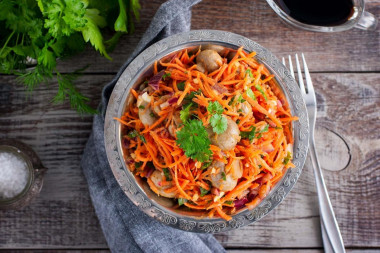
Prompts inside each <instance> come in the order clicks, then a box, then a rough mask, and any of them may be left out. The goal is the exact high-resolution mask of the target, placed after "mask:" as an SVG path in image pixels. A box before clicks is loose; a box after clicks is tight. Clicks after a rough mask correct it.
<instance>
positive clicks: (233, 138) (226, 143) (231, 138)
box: [206, 118, 241, 150]
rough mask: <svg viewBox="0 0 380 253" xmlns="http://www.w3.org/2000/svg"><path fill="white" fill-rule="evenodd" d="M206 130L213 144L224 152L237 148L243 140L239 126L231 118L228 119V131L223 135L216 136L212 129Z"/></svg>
mask: <svg viewBox="0 0 380 253" xmlns="http://www.w3.org/2000/svg"><path fill="white" fill-rule="evenodd" d="M206 130H207V133H208V136H209V139H210V141H211V143H212V144H213V145H216V146H218V147H219V148H220V149H222V150H231V149H233V148H235V146H236V144H237V143H238V142H239V141H240V138H241V137H240V130H239V127H238V125H237V124H236V123H235V121H233V120H232V119H230V118H228V119H227V129H226V131H224V132H223V133H221V134H215V133H214V132H213V131H212V129H211V128H210V127H209V128H207V129H206Z"/></svg>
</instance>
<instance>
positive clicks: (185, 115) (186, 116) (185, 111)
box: [179, 103, 193, 122]
mask: <svg viewBox="0 0 380 253" xmlns="http://www.w3.org/2000/svg"><path fill="white" fill-rule="evenodd" d="M192 106H193V103H190V104H188V105H186V106H185V107H184V108H183V109H182V110H181V111H180V112H179V117H180V119H181V120H182V122H187V120H188V119H189V118H190V109H191V107H192Z"/></svg>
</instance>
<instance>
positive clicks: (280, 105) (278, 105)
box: [277, 100, 282, 109]
mask: <svg viewBox="0 0 380 253" xmlns="http://www.w3.org/2000/svg"><path fill="white" fill-rule="evenodd" d="M281 107H282V103H281V101H280V100H277V108H278V109H280V108H281Z"/></svg>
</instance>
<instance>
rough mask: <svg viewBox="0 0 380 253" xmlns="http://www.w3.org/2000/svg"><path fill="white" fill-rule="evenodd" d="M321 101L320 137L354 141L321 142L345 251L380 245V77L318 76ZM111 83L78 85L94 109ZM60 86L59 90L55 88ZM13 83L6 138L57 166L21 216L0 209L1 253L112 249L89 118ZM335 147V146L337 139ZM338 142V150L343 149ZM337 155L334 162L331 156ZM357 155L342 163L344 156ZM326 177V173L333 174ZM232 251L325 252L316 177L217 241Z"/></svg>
mask: <svg viewBox="0 0 380 253" xmlns="http://www.w3.org/2000/svg"><path fill="white" fill-rule="evenodd" d="M312 78H313V80H314V84H315V88H316V91H317V95H318V102H319V103H320V106H319V108H318V113H319V117H318V126H319V128H318V129H317V132H318V135H317V136H322V137H324V136H327V137H328V138H330V137H329V136H334V135H335V134H334V133H331V131H333V132H335V133H337V134H338V135H339V136H340V137H339V136H338V137H335V136H334V138H338V139H339V138H341V139H343V140H344V142H346V143H347V145H346V148H347V149H346V150H345V149H344V148H341V146H340V144H339V142H338V141H331V140H330V139H324V140H323V139H322V140H321V139H318V153H319V154H320V158H321V160H324V161H325V160H326V161H331V160H332V159H333V161H332V162H331V163H329V162H323V163H322V165H323V167H324V166H326V164H327V166H329V164H333V165H334V167H339V168H340V169H339V170H334V169H333V168H330V167H328V168H326V169H325V170H324V173H325V178H326V183H327V187H328V189H329V191H330V197H331V200H332V204H333V206H334V209H335V212H336V216H337V219H338V222H339V225H340V227H341V231H342V235H343V239H344V241H345V244H346V246H347V247H380V233H379V232H380V222H379V221H380V213H379V212H378V208H379V206H378V204H377V203H378V199H379V198H380V184H379V183H378V182H379V180H380V168H379V166H380V145H379V140H380V136H379V133H378V129H379V128H380V120H379V119H380V115H379V113H380V112H379V110H378V108H379V107H380V86H379V85H378V84H379V83H380V75H379V74H371V73H368V74H334V73H332V74H313V75H312ZM110 79H112V75H86V76H83V77H81V78H80V79H79V81H78V87H79V88H80V89H81V90H83V92H84V93H85V94H89V96H90V98H91V99H93V104H94V105H96V104H97V103H98V101H99V97H100V95H99V94H100V90H101V88H102V86H103V85H104V84H105V83H106V82H108V81H109V80H110ZM51 85H53V86H54V85H55V84H51ZM24 95H25V93H24V91H23V88H22V87H20V86H16V85H14V78H13V77H4V76H2V77H1V79H0V115H1V116H0V138H17V139H19V140H22V141H24V142H26V143H27V144H29V145H31V146H32V147H33V148H34V149H35V151H36V152H37V153H38V155H39V156H40V158H41V160H42V161H43V163H44V165H45V166H46V167H48V168H49V171H48V173H47V174H46V176H45V185H44V187H43V189H42V192H41V195H40V196H39V197H38V198H37V199H36V200H35V201H34V202H33V203H32V204H31V205H30V206H29V207H27V208H26V209H24V210H21V211H0V248H3V249H11V248H29V247H32V248H36V249H38V248H65V247H66V248H71V249H80V248H83V249H91V248H92V249H96V248H107V245H106V242H105V240H104V237H103V235H102V232H101V230H100V227H99V224H98V222H97V219H96V216H95V213H94V210H93V207H92V206H91V202H90V199H89V195H88V191H87V184H86V181H85V179H84V177H83V175H82V172H81V169H80V167H79V161H80V156H81V153H82V150H83V148H84V145H85V143H86V139H87V138H88V135H89V133H90V131H91V117H90V116H85V117H83V118H81V117H80V116H78V115H76V113H75V112H73V111H71V110H70V109H69V108H67V106H58V105H54V106H52V105H50V103H49V101H50V99H51V97H52V96H53V95H54V91H52V90H50V89H49V88H46V87H45V86H42V87H40V88H38V89H37V90H36V91H35V93H34V95H33V96H31V97H30V98H29V99H28V100H27V99H25V97H24ZM333 140H334V139H333ZM337 144H339V145H338V146H337ZM323 147H329V150H336V149H338V151H337V152H336V153H334V154H336V156H335V155H334V156H332V155H330V154H329V152H326V151H324V148H323ZM346 153H347V154H349V156H351V158H350V162H349V164H348V166H345V165H346V163H347V161H346V160H347V158H346V159H342V161H340V157H344V156H343V155H341V154H346ZM327 169H328V170H327ZM217 238H218V239H219V240H220V241H221V242H222V243H223V245H224V246H226V247H233V248H242V247H243V248H256V247H258V248H273V247H274V248H283V247H285V248H300V247H301V248H320V247H321V245H322V244H321V238H320V228H319V215H318V204H317V197H316V193H315V186H314V178H313V173H312V170H311V167H310V166H306V168H305V170H304V172H303V174H302V175H301V177H300V179H299V182H298V183H297V185H296V187H295V189H294V190H293V191H292V192H291V193H290V195H289V196H288V197H287V198H286V199H285V200H284V202H283V203H282V204H281V205H280V206H279V207H278V208H277V209H276V210H274V211H273V212H272V213H271V214H269V215H268V216H267V217H265V218H263V219H262V220H261V221H259V222H257V223H255V224H252V225H250V226H247V227H244V228H241V229H239V230H237V231H231V232H228V233H223V234H219V235H217Z"/></svg>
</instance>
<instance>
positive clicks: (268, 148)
mask: <svg viewBox="0 0 380 253" xmlns="http://www.w3.org/2000/svg"><path fill="white" fill-rule="evenodd" d="M261 149H262V151H264V152H267V153H270V152H272V151H273V150H274V147H273V145H272V144H267V145H264V146H262V147H261Z"/></svg>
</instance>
